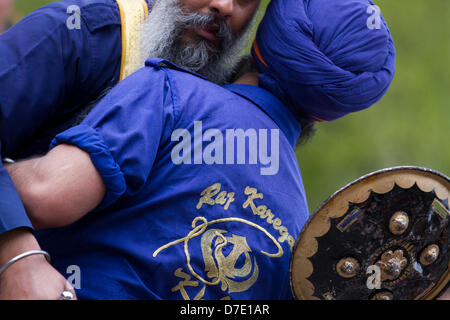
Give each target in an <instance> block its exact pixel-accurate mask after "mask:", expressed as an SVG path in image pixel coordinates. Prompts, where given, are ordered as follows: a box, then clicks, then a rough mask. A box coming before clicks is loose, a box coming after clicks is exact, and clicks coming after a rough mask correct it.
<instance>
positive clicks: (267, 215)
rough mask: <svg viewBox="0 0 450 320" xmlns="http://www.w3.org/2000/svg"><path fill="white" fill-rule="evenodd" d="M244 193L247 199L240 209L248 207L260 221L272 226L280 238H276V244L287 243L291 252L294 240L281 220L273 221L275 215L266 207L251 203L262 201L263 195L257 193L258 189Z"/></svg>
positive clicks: (246, 189)
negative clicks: (256, 200) (264, 220)
mask: <svg viewBox="0 0 450 320" xmlns="http://www.w3.org/2000/svg"><path fill="white" fill-rule="evenodd" d="M244 193H245V195H246V196H248V198H247V200H246V201H245V202H244V204H243V205H242V207H243V208H244V209H245V208H247V207H249V206H250V209H251V210H252V212H253V214H254V215H256V216H259V217H260V218H261V219H266V221H267V222H268V223H270V224H271V225H272V226H273V228H274V229H275V230H277V231H278V232H279V234H280V237H279V238H278V242H280V243H283V242H285V241H287V243H288V244H289V246H290V247H291V250H292V249H293V248H294V245H295V240H294V238H293V237H292V236H291V235H290V234H289V231H288V229H287V228H286V227H284V226H283V225H282V224H283V223H282V221H281V219H279V218H276V219H274V218H275V215H274V214H273V213H272V211H271V210H270V209H268V208H267V206H265V205H260V206H256V204H255V203H254V202H253V201H254V200H255V199H263V198H264V195H263V194H262V193H258V189H256V188H251V187H247V188H245V190H244Z"/></svg>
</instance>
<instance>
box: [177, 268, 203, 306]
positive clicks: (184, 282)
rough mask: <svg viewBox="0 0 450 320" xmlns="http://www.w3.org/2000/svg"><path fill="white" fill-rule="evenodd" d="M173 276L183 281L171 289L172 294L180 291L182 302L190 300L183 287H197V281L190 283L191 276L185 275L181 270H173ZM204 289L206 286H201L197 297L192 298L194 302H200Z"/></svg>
mask: <svg viewBox="0 0 450 320" xmlns="http://www.w3.org/2000/svg"><path fill="white" fill-rule="evenodd" d="M175 276H177V277H178V278H182V279H184V280H182V281H180V282H178V285H176V286H175V287H173V288H172V292H176V291H180V293H181V296H182V297H183V299H184V300H191V299H190V297H189V295H188V294H187V292H186V289H185V288H184V287H198V281H191V276H190V275H188V274H187V273H184V272H183V271H182V269H181V268H178V269H177V270H175ZM205 289H206V286H203V288H202V289H201V290H200V291H199V293H197V295H196V296H195V297H194V300H200V299H201V298H203V296H204V295H205Z"/></svg>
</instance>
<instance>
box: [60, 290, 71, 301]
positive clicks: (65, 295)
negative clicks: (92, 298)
mask: <svg viewBox="0 0 450 320" xmlns="http://www.w3.org/2000/svg"><path fill="white" fill-rule="evenodd" d="M61 300H73V293H72V292H70V291H67V290H64V291H63V292H61Z"/></svg>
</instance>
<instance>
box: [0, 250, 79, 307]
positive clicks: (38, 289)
mask: <svg viewBox="0 0 450 320" xmlns="http://www.w3.org/2000/svg"><path fill="white" fill-rule="evenodd" d="M65 290H67V291H71V292H72V293H73V294H74V297H75V298H76V295H75V291H74V290H73V288H72V286H71V285H70V284H69V283H68V282H67V280H66V279H65V278H64V277H63V276H62V275H61V274H60V273H59V272H58V271H57V270H56V269H55V268H53V267H52V266H51V265H50V263H48V262H47V260H46V259H45V257H44V256H43V255H32V256H28V257H26V258H23V259H21V260H19V261H17V262H15V263H14V264H12V265H11V266H10V267H9V268H8V269H6V270H5V272H4V273H3V274H2V275H1V277H0V300H59V299H60V298H61V293H62V292H63V291H65Z"/></svg>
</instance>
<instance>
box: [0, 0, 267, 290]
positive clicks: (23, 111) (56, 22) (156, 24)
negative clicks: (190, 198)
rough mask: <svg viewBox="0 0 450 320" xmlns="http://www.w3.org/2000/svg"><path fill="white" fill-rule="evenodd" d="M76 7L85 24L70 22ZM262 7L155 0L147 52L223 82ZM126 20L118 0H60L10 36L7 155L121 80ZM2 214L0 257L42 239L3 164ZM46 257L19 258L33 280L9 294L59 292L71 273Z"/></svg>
mask: <svg viewBox="0 0 450 320" xmlns="http://www.w3.org/2000/svg"><path fill="white" fill-rule="evenodd" d="M73 5H75V9H76V10H75V12H76V13H78V14H79V17H80V21H79V22H80V23H79V24H77V23H75V24H74V26H72V27H69V25H70V24H69V23H68V21H69V20H68V19H69V18H70V17H71V16H70V15H69V13H70V12H72V11H70V10H69V9H70V8H72V9H73V8H74V7H72V6H73ZM258 5H259V0H252V1H232V0H229V1H228V0H227V1H214V0H213V1H205V0H181V1H163V0H160V1H155V3H154V7H153V9H152V10H151V12H150V14H149V18H148V21H147V22H146V23H145V24H144V25H143V26H142V30H143V36H142V38H143V42H142V43H143V44H144V45H143V46H142V51H141V52H143V53H144V56H146V57H145V58H147V57H149V56H154V55H157V56H160V57H162V58H167V59H171V60H172V61H173V62H175V63H176V64H179V65H180V66H182V67H185V68H188V69H190V70H192V71H196V72H198V73H202V74H204V75H206V76H208V77H209V78H210V79H211V80H213V81H215V82H217V83H224V82H226V80H227V77H228V75H229V72H230V71H232V70H233V67H234V65H235V64H236V63H237V61H238V60H237V59H236V57H235V54H236V53H238V52H240V51H241V49H242V47H243V46H244V47H245V45H246V34H247V33H248V32H249V30H250V26H251V21H252V19H253V18H254V16H255V12H256V10H257V7H258ZM75 18H76V17H75ZM121 28H122V31H123V29H124V26H121V15H120V13H119V7H118V5H117V4H116V2H115V1H113V0H93V1H87V0H78V1H60V2H56V3H52V4H50V5H48V6H46V7H43V8H41V9H39V10H37V11H35V12H33V13H32V14H30V15H29V16H27V17H26V18H24V19H23V20H22V21H21V22H20V23H18V24H17V25H16V26H14V27H13V28H11V29H10V30H9V31H8V32H6V33H5V34H3V35H2V36H1V38H0V52H1V55H2V59H1V61H0V123H1V125H0V137H1V155H2V157H8V158H15V159H17V158H23V157H27V156H29V155H32V154H39V153H43V152H44V151H45V150H46V149H47V146H48V142H49V141H50V139H51V138H52V137H53V136H54V135H55V134H56V133H57V132H60V131H61V130H63V129H66V128H68V127H70V126H72V125H73V124H74V122H76V119H77V118H78V117H79V112H80V110H82V109H83V108H84V107H85V106H86V105H87V104H88V103H89V102H90V101H95V100H96V99H97V98H98V97H99V96H102V93H104V92H105V91H107V90H108V88H109V87H112V86H114V85H115V84H116V83H117V82H118V81H119V79H120V78H121V72H120V71H121V67H122V65H121V61H122V60H123V58H124V57H123V56H122V50H121V46H120V44H121V43H122V42H121V41H120V39H121ZM149 86H151V83H150V84H149ZM93 104H95V102H94V103H93ZM0 221H1V223H0V234H1V238H0V243H1V248H0V256H1V257H0V261H1V262H5V261H6V260H8V259H10V258H11V257H12V256H14V255H15V254H17V253H18V252H23V249H24V248H26V247H28V246H29V245H30V243H31V244H36V240H35V239H34V237H33V235H32V233H31V232H30V231H31V230H32V229H33V226H32V224H31V222H30V220H29V219H28V217H27V214H26V212H25V209H24V207H23V205H22V203H21V200H20V198H19V196H18V194H17V191H16V190H15V187H14V184H13V182H12V181H11V179H10V176H9V174H8V172H7V171H6V170H5V169H4V168H0ZM40 258H42V257H39V256H36V255H35V256H31V257H27V259H22V260H21V261H19V262H18V263H17V266H19V267H20V268H21V269H22V270H29V272H21V273H20V277H19V278H20V279H18V280H17V281H18V282H17V283H23V284H24V283H26V284H27V285H26V286H25V285H24V286H21V285H17V286H16V287H15V288H6V289H5V288H3V289H4V290H6V291H7V292H8V295H9V297H12V298H14V297H21V296H23V294H24V290H25V291H26V296H27V297H28V298H32V299H40V298H52V299H53V298H55V297H59V294H60V292H61V288H62V287H64V286H65V285H66V284H65V280H64V279H63V278H62V277H61V276H60V275H59V274H58V273H57V272H56V270H54V269H53V270H52V269H51V266H48V267H47V269H46V272H43V271H42V270H43V269H39V270H40V271H37V270H38V269H36V268H35V266H36V264H35V262H36V261H41V260H42V259H40ZM41 262H42V261H41ZM17 266H16V267H17ZM19 267H17V268H19ZM32 269H33V272H31V270H32ZM39 272H41V273H39ZM36 279H39V280H36ZM44 284H45V285H44ZM4 292H5V291H4Z"/></svg>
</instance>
